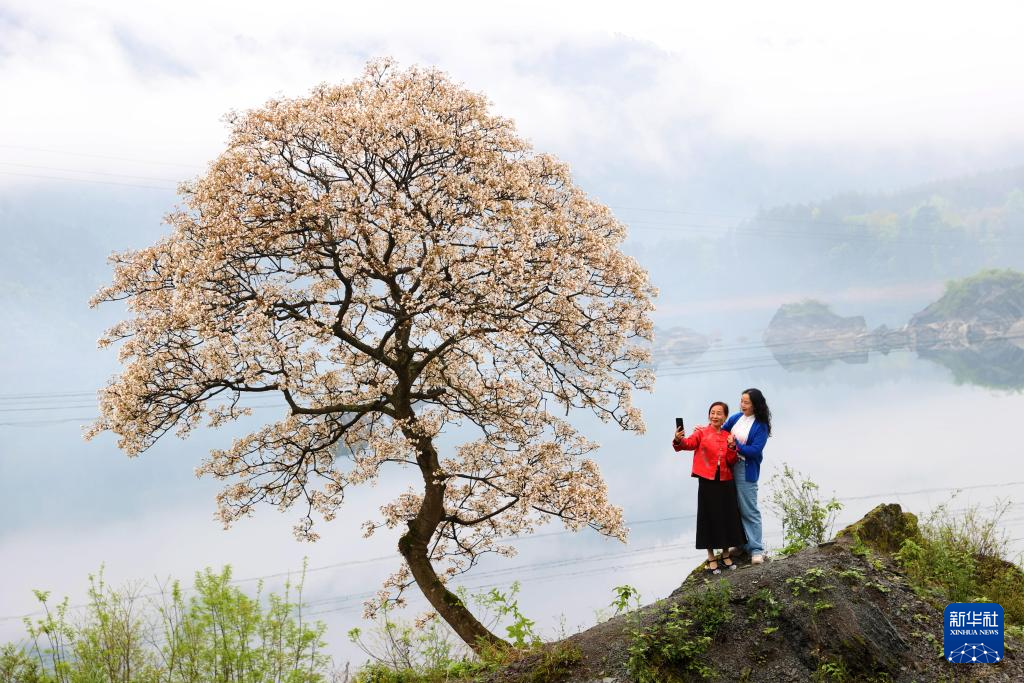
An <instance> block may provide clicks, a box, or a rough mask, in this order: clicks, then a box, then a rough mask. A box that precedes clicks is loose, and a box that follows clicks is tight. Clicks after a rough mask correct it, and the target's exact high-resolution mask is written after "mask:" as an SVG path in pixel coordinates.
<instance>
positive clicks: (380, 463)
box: [88, 62, 655, 647]
mask: <svg viewBox="0 0 1024 683" xmlns="http://www.w3.org/2000/svg"><path fill="white" fill-rule="evenodd" d="M229 120H230V123H231V128H232V130H231V136H230V141H229V143H228V145H227V149H226V150H225V151H224V152H223V153H222V154H221V155H220V156H219V157H218V158H217V159H216V160H215V161H214V162H213V163H212V164H211V166H210V168H209V170H208V172H207V173H206V174H205V176H203V177H201V178H199V179H198V180H196V181H195V182H194V183H191V184H188V185H185V186H183V190H182V196H183V206H182V207H181V209H180V210H179V211H177V212H176V213H173V214H172V215H171V216H169V218H168V221H169V223H170V225H171V227H172V231H171V234H170V235H169V236H167V237H165V238H163V239H161V240H160V241H159V242H157V243H156V244H155V245H154V246H151V247H149V248H145V249H141V250H138V251H131V252H125V253H120V254H115V255H114V256H112V257H111V260H112V264H113V266H114V277H113V282H112V284H111V285H110V286H108V287H106V288H104V289H102V290H101V291H100V292H99V293H97V295H96V296H95V297H94V299H93V301H92V304H93V305H94V306H95V305H97V304H99V303H101V302H106V301H117V300H123V301H126V303H127V306H128V310H129V313H130V315H129V316H128V319H126V320H124V321H122V322H121V323H119V324H117V325H115V326H114V327H113V328H112V329H111V330H109V331H108V333H107V334H106V335H105V336H104V338H103V339H101V342H100V343H101V346H103V345H107V344H111V343H115V342H120V344H121V345H120V360H121V362H122V365H123V370H122V373H121V374H120V375H119V376H117V377H115V378H114V379H113V380H112V382H111V383H110V384H109V385H108V386H107V387H105V388H104V389H103V390H102V392H101V397H100V408H101V417H100V418H99V420H98V421H97V422H96V423H95V424H94V425H92V427H91V428H90V430H89V432H88V436H90V437H91V436H94V435H95V434H98V433H101V432H103V431H107V430H109V431H111V432H113V433H114V434H116V435H117V436H118V437H119V441H118V445H119V447H120V448H121V449H123V450H124V451H126V452H127V453H128V454H129V455H136V454H138V453H140V452H142V451H144V450H146V449H147V448H148V447H150V446H151V445H152V444H153V443H154V442H156V441H157V440H158V439H159V438H160V437H161V436H163V435H164V434H165V433H167V432H168V431H170V430H172V429H173V430H175V431H176V433H177V434H179V435H185V434H187V433H188V432H189V431H190V430H192V429H193V428H195V427H196V426H198V425H200V424H202V423H204V422H206V423H208V424H210V425H212V426H218V425H222V424H224V423H226V422H229V421H232V420H236V419H238V418H239V417H240V416H242V415H247V414H249V413H250V410H251V409H250V408H247V407H246V404H245V398H246V397H247V396H249V395H264V394H274V395H277V396H279V397H281V398H282V399H283V405H284V404H286V406H287V407H286V408H283V412H284V413H285V414H284V415H283V416H282V417H281V419H279V420H277V421H276V422H273V423H272V424H267V425H265V426H263V427H262V428H260V429H258V430H257V431H255V432H253V433H250V434H248V435H246V436H244V437H241V438H238V439H235V440H234V442H233V443H232V444H231V446H230V447H229V448H225V449H224V450H215V451H213V452H212V453H211V454H210V455H209V457H208V458H207V459H206V460H205V461H204V462H203V463H202V465H201V466H200V467H199V468H198V473H199V474H208V475H212V476H214V477H216V478H218V479H221V480H224V481H225V482H227V484H226V486H225V488H224V489H223V490H222V491H221V493H220V494H219V495H218V499H217V502H218V514H219V517H220V519H221V520H223V522H224V523H225V525H228V524H230V523H232V522H233V521H235V520H237V519H239V518H240V517H243V516H246V515H247V514H249V513H251V511H252V510H253V509H254V507H255V506H256V505H258V504H260V503H269V504H272V505H276V506H277V507H278V508H279V509H286V508H291V507H292V506H298V507H299V509H300V510H301V520H300V521H299V523H298V524H297V525H296V533H297V534H298V535H299V536H300V537H302V538H306V539H310V540H314V539H316V537H317V534H316V533H315V531H314V529H313V527H314V516H317V517H322V518H323V519H324V520H331V519H333V518H334V516H335V515H336V514H337V511H338V509H339V508H340V506H341V505H342V501H343V499H344V495H345V492H346V491H347V490H348V488H349V487H351V486H354V485H357V484H360V483H363V482H367V481H372V480H376V479H377V478H379V477H381V476H383V475H384V474H385V473H386V472H387V471H388V470H387V468H386V466H388V465H389V464H394V465H396V466H402V467H409V468H413V469H412V472H414V473H416V478H415V480H416V481H417V482H421V484H417V486H416V487H415V488H414V489H410V490H409V491H408V492H407V493H405V494H403V495H401V496H399V497H398V499H397V500H393V501H391V502H388V503H387V504H385V505H384V506H383V507H382V508H381V512H382V515H381V517H380V518H377V519H375V520H371V521H368V522H366V523H365V524H364V527H365V531H366V534H367V535H369V534H371V533H373V531H374V530H375V529H377V528H379V527H381V526H387V527H396V526H401V528H402V529H403V533H402V534H401V537H400V540H399V543H398V550H399V552H400V553H401V557H402V558H403V560H404V561H403V562H402V564H401V566H400V568H399V569H398V571H397V572H396V573H395V574H393V575H392V576H391V578H390V579H389V580H388V581H387V582H386V584H385V586H384V588H383V589H382V590H381V592H380V593H379V594H378V596H377V598H376V599H375V600H374V601H371V603H368V610H369V611H370V612H372V610H373V608H374V607H375V606H380V605H382V604H386V603H387V602H388V601H392V600H393V601H401V594H402V591H403V590H404V589H406V588H408V587H410V586H411V585H412V583H413V582H415V583H416V584H417V585H418V587H419V588H420V590H422V592H423V594H424V595H425V596H426V598H427V600H428V601H429V603H430V604H431V605H432V606H433V608H434V609H435V610H436V611H437V612H438V613H439V614H440V615H441V616H442V617H443V618H444V619H445V620H446V621H447V622H448V623H449V624H450V625H451V626H452V628H453V629H454V630H455V631H456V632H457V633H458V634H459V636H460V637H462V638H463V639H464V640H465V641H466V642H467V643H469V644H471V645H473V646H475V647H479V646H480V644H481V643H484V642H486V643H490V644H497V643H500V642H501V641H499V639H498V638H497V637H496V636H494V635H493V634H491V633H490V632H489V631H488V630H487V629H486V628H485V627H484V626H483V625H482V624H481V623H480V622H479V621H478V620H477V619H476V618H475V617H474V616H473V614H472V613H471V612H470V611H469V610H468V609H467V608H466V607H465V605H463V604H462V602H461V601H460V600H459V599H458V598H457V597H456V596H455V595H454V594H453V593H452V592H451V591H449V590H448V588H447V587H446V585H447V583H448V581H449V579H450V578H451V577H453V576H455V575H456V574H459V573H461V572H464V571H466V570H468V569H469V568H470V567H472V566H473V564H474V563H475V562H476V560H477V559H478V558H479V557H480V556H481V555H482V554H484V553H487V552H499V553H504V554H511V553H512V549H511V548H510V547H508V546H507V545H502V542H501V539H502V538H503V537H508V536H510V535H518V534H526V533H530V532H532V531H533V530H534V529H535V528H536V527H537V525H539V524H542V523H544V522H545V521H547V520H549V519H551V518H560V519H561V520H562V522H563V523H564V524H565V526H567V527H568V528H570V529H573V530H576V529H580V528H582V527H585V526H589V527H591V528H593V529H596V530H597V531H599V532H600V533H603V534H607V535H610V536H616V537H619V538H624V537H625V529H624V527H623V524H622V517H621V510H620V509H619V508H617V507H615V506H613V505H611V504H610V502H609V500H608V497H607V491H606V486H605V483H604V481H603V479H602V477H601V474H600V472H599V470H598V467H597V465H595V464H594V462H593V461H592V460H590V459H588V458H587V456H588V454H589V453H590V452H591V451H593V450H594V449H595V448H596V444H595V443H593V442H591V441H589V440H588V439H586V438H585V437H583V436H582V435H581V434H579V433H578V432H577V431H576V430H574V428H573V427H572V426H571V425H570V424H569V423H568V422H567V421H566V420H565V418H564V415H565V414H567V413H568V412H569V410H570V409H571V408H577V409H586V410H590V411H593V412H595V413H596V414H597V415H598V416H600V417H601V418H602V419H604V420H612V421H615V422H616V423H617V424H618V425H620V426H621V428H623V429H626V430H632V431H642V430H643V422H642V420H641V416H640V414H639V411H638V410H637V409H636V408H635V407H633V406H632V404H631V392H632V391H633V390H635V389H647V388H649V387H650V385H651V383H652V381H653V378H652V377H651V375H650V373H649V372H648V371H647V370H645V369H644V365H645V363H646V361H647V360H648V353H647V351H646V350H645V348H644V344H643V340H645V339H646V340H649V339H650V336H651V329H652V327H651V322H650V319H649V313H650V311H651V310H652V308H653V304H652V299H653V296H654V294H655V292H654V290H653V289H652V287H651V286H650V284H649V282H648V278H647V274H646V273H645V271H644V270H643V269H641V268H640V267H639V266H638V265H637V263H636V262H634V261H633V260H632V259H631V258H629V257H627V256H625V255H623V254H622V253H621V252H620V251H619V250H618V244H619V243H620V242H621V240H622V239H623V238H624V235H625V229H624V226H623V225H622V224H621V223H619V222H618V221H616V220H615V218H614V217H613V216H612V214H611V213H610V211H609V210H608V209H607V208H606V207H604V206H602V205H601V204H599V203H597V202H595V201H593V200H591V199H590V198H588V197H587V196H586V194H584V193H583V192H582V191H581V190H580V189H579V188H577V187H576V186H574V185H573V183H572V180H571V177H570V174H569V171H568V168H567V167H566V166H565V165H564V164H562V163H560V162H558V161H557V160H556V159H554V158H552V157H550V156H547V155H544V154H538V153H536V152H534V151H533V150H532V149H531V148H530V146H529V145H528V144H527V143H526V142H525V141H524V140H523V139H521V138H520V137H518V136H517V135H516V132H515V130H514V127H513V125H512V123H511V122H510V121H509V120H507V119H504V118H500V117H498V116H495V115H493V114H491V113H489V111H488V103H487V101H486V99H485V98H484V97H483V96H481V95H479V94H476V93H473V92H469V91H467V90H466V89H464V88H463V87H461V86H459V85H458V84H456V83H453V82H452V81H451V80H449V79H448V78H447V77H446V76H445V75H444V74H442V73H440V72H438V71H435V70H424V69H419V68H411V69H408V70H406V71H399V70H397V69H396V67H395V66H394V65H393V64H392V63H390V62H375V63H371V64H370V65H369V66H368V67H367V69H366V71H365V73H364V74H363V76H362V77H361V78H359V79H357V80H356V81H354V82H352V83H349V84H345V85H340V86H326V85H325V86H321V87H318V88H316V89H315V90H314V91H313V92H312V93H311V94H310V95H309V96H308V97H304V98H299V99H279V100H272V101H270V102H268V103H267V104H266V105H265V106H264V107H263V108H261V109H256V110H253V111H250V112H247V113H245V114H241V115H234V116H232V117H230V119H229ZM560 415H561V416H560ZM446 427H448V428H449V430H450V431H453V432H454V433H455V434H458V435H460V436H465V437H466V438H465V439H464V440H463V441H464V442H463V443H461V445H459V446H457V447H452V448H449V449H441V448H439V446H438V436H439V434H440V433H441V431H442V430H443V429H445V428H446Z"/></svg>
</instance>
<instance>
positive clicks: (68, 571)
mask: <svg viewBox="0 0 1024 683" xmlns="http://www.w3.org/2000/svg"><path fill="white" fill-rule="evenodd" d="M755 332H756V330H755V331H750V333H749V334H747V335H743V334H740V335H737V334H735V332H732V334H731V336H729V337H728V338H725V339H722V340H719V341H718V342H716V344H715V345H714V346H712V348H710V349H709V350H708V351H707V352H706V353H704V354H703V355H702V356H701V357H700V358H698V359H696V360H693V361H692V362H690V363H689V364H687V365H682V366H664V365H663V366H662V367H660V368H659V379H658V383H657V388H656V391H655V393H654V394H653V395H644V396H641V397H640V401H639V404H640V406H641V408H642V409H643V411H644V414H645V417H646V421H647V425H648V431H647V433H646V434H645V435H642V436H634V435H625V434H621V433H618V432H617V431H615V430H613V429H612V428H610V427H609V426H608V425H603V424H601V423H600V422H598V421H596V420H593V419H579V420H578V421H577V422H578V424H579V426H580V427H581V428H582V429H585V430H586V431H587V433H588V434H591V435H593V436H594V437H595V438H596V439H597V440H598V441H600V442H601V444H602V448H601V450H600V452H599V454H598V456H597V459H598V461H599V462H600V464H601V467H602V470H603V472H604V474H605V477H606V479H607V481H608V484H609V488H610V492H611V497H612V499H613V500H614V501H615V502H616V503H617V504H619V505H622V506H623V508H624V511H625V516H626V518H627V520H629V522H630V527H631V535H630V539H629V542H628V544H625V545H623V544H620V543H618V542H615V541H609V540H607V539H603V538H601V537H599V536H597V535H596V534H595V533H593V532H589V531H588V532H583V533H579V534H569V533H565V532H563V531H562V530H561V529H560V527H557V526H554V525H551V526H549V527H547V528H546V529H544V530H542V532H541V533H539V534H538V535H537V536H535V537H532V538H527V539H523V540H520V541H518V542H517V543H516V545H517V547H518V548H519V551H520V554H519V556H518V557H516V558H513V559H504V560H502V559H493V558H488V559H486V560H485V561H483V562H481V564H480V565H479V566H478V568H477V569H475V570H474V571H473V572H472V573H471V574H469V575H467V576H466V577H465V579H464V581H463V583H464V584H465V585H467V586H469V587H472V588H480V589H482V588H487V587H491V586H507V585H508V584H509V583H511V582H512V581H519V582H521V584H522V588H521V593H520V605H521V607H522V609H523V610H524V612H525V613H526V614H528V615H530V616H531V617H533V618H534V619H536V621H537V622H538V624H539V625H540V627H541V628H542V630H543V631H544V633H545V634H546V635H548V636H554V635H556V634H557V633H558V632H559V630H560V629H561V628H563V627H562V626H560V623H561V621H562V619H563V618H564V628H565V629H566V630H568V631H570V632H571V631H574V630H576V629H577V628H581V627H586V626H588V625H590V624H592V623H593V621H594V612H595V610H597V609H599V608H602V607H605V606H607V605H608V603H609V602H610V601H611V599H612V588H613V587H614V586H617V585H621V584H626V583H628V584H631V585H634V586H636V587H637V588H639V590H640V591H641V593H642V594H643V596H644V599H645V601H650V600H654V599H657V598H659V597H663V596H665V595H667V594H668V593H669V592H671V590H672V589H674V588H675V587H676V586H677V585H678V584H679V582H680V581H681V580H682V578H683V577H684V576H685V575H686V573H687V572H688V571H689V570H690V569H691V568H692V567H693V566H695V564H696V563H697V562H699V561H700V558H701V557H702V556H703V551H698V550H695V549H694V548H693V526H694V519H693V515H694V512H695V500H696V489H697V486H696V482H695V481H694V480H693V479H692V478H691V477H690V476H689V454H676V453H674V452H673V451H672V449H671V447H670V445H669V444H670V440H671V435H672V430H673V418H674V417H675V416H677V415H679V416H682V417H684V418H685V419H686V422H687V425H688V426H689V427H691V428H692V427H693V426H696V425H697V424H701V423H703V421H704V417H705V415H706V413H705V411H706V410H707V406H708V404H709V403H710V402H711V401H713V400H720V399H721V400H725V401H727V402H728V403H730V405H732V406H733V407H734V408H735V407H736V406H737V405H738V398H739V394H740V392H741V391H742V390H743V389H745V388H746V387H748V386H757V387H760V388H762V390H763V391H764V392H765V394H766V396H767V397H768V399H769V402H770V405H771V407H772V410H773V414H774V429H775V435H774V436H773V437H772V438H771V439H770V440H769V443H768V447H767V449H766V451H765V463H764V469H763V470H762V500H763V499H764V497H765V494H764V486H766V485H768V482H769V480H770V478H771V475H772V474H773V473H774V472H775V471H777V470H778V469H780V468H781V466H782V464H783V463H788V464H789V465H791V466H792V467H794V468H796V469H797V470H799V471H801V472H802V473H804V474H805V475H807V476H808V477H810V478H811V479H812V480H814V481H815V482H817V483H818V484H819V485H820V487H821V491H822V494H823V495H824V496H829V495H835V496H836V497H837V498H838V499H839V500H840V501H842V502H843V504H844V509H843V511H842V513H841V515H840V520H839V523H840V525H842V524H845V523H847V522H850V521H853V520H855V519H857V518H858V517H859V516H861V515H862V514H863V513H864V512H866V511H867V510H869V509H870V508H871V507H873V506H875V505H876V504H878V503H881V502H895V503H900V504H901V505H903V506H904V508H905V509H908V510H911V511H914V512H919V513H920V512H925V511H928V510H930V509H932V508H933V507H935V506H936V505H938V504H942V503H945V504H950V505H951V507H953V508H960V507H964V506H966V505H970V504H979V505H983V506H987V505H992V504H994V503H996V502H997V501H999V500H1000V499H1019V500H1021V501H1024V473H1021V474H1018V472H1017V469H1016V467H1015V465H1016V463H1017V462H1018V461H1019V456H1020V454H1021V453H1020V451H1021V448H1020V446H1019V444H1018V442H1017V440H1016V439H1015V438H1014V437H1013V434H1014V431H1013V429H1012V428H1011V429H1007V428H1006V426H1005V423H1006V421H1007V420H1010V424H1011V425H1012V424H1013V417H1012V416H1014V415H1018V414H1022V413H1024V396H1022V394H1020V393H1016V392H1011V391H1006V390H995V389H990V388H986V387H983V386H977V385H974V384H969V383H963V384H957V383H955V382H954V381H953V376H952V373H951V371H950V370H949V369H947V368H945V367H943V366H941V365H938V364H936V363H934V362H932V361H928V360H924V359H921V358H918V357H917V356H916V355H915V354H913V353H911V352H894V353H891V354H889V355H881V354H871V356H870V357H869V359H868V362H867V363H861V364H847V363H843V362H834V363H832V364H831V365H829V366H828V367H826V368H824V369H816V370H806V371H792V370H786V369H783V368H782V367H781V366H779V365H778V364H777V363H775V362H774V361H773V359H772V355H771V352H770V351H769V350H768V349H766V348H764V347H763V346H761V345H760V344H759V343H758V342H757V339H756V337H757V335H756V334H755ZM730 368H735V369H730ZM78 429H79V427H78V424H77V423H75V422H73V421H72V422H70V423H66V424H65V423H57V424H48V425H46V426H45V427H41V426H37V427H33V426H31V425H25V426H22V427H20V428H8V434H9V438H8V439H5V444H4V446H3V449H4V458H3V461H2V462H3V468H4V469H3V478H2V480H0V481H2V483H0V487H2V489H3V491H2V493H3V495H4V496H5V499H6V500H8V501H20V502H21V504H20V505H13V504H12V505H10V506H9V507H8V508H7V510H8V512H9V514H7V515H5V520H4V524H3V536H2V537H0V550H2V552H0V555H2V556H3V557H4V558H5V560H7V561H6V562H5V564H6V568H5V581H4V582H3V583H2V586H0V606H2V610H0V616H4V617H11V616H17V615H21V614H25V613H29V612H32V611H33V610H34V609H35V606H34V604H33V601H32V598H31V593H30V591H31V589H32V588H47V589H53V590H54V591H55V593H56V594H59V595H63V594H68V595H70V596H72V602H73V603H74V602H75V601H76V600H78V599H80V598H81V596H82V593H83V591H84V584H85V577H86V574H87V573H89V572H91V571H95V570H96V569H97V568H98V567H99V566H100V564H101V563H104V562H105V563H106V571H107V574H108V577H109V578H110V579H111V580H112V581H113V582H115V583H116V582H118V581H120V580H127V579H142V580H145V579H150V580H152V579H154V578H165V577H166V576H168V575H172V576H176V577H178V578H182V579H185V580H188V578H189V577H190V575H191V572H192V571H193V570H195V569H197V568H200V567H203V566H212V567H218V566H220V565H223V564H232V565H233V566H234V567H235V576H237V577H239V578H243V579H244V578H252V577H258V576H266V575H271V576H268V577H267V579H266V581H267V584H268V586H269V587H271V588H273V587H275V586H279V585H280V584H281V582H282V581H283V577H282V576H280V575H279V573H280V572H286V571H289V570H293V571H294V570H296V569H297V568H299V567H300V566H301V562H302V557H303V556H308V557H309V565H310V567H311V568H312V571H311V572H310V573H309V575H308V579H307V591H306V596H307V598H308V600H309V602H310V607H309V611H310V613H311V614H315V615H317V617H318V618H322V619H324V620H325V621H327V623H328V625H329V631H328V637H329V640H330V643H331V649H332V651H333V652H334V653H335V654H336V656H337V657H338V658H339V659H341V660H344V659H349V658H351V659H353V661H359V656H358V654H357V653H356V652H354V651H353V650H352V648H351V647H350V646H349V645H348V644H347V643H346V642H343V641H344V640H345V639H344V633H345V631H347V630H348V629H349V628H351V627H352V626H356V625H360V623H361V618H360V611H361V602H362V600H363V599H364V598H365V597H366V596H367V595H368V594H369V593H371V592H373V591H375V590H376V589H377V587H378V585H379V583H380V581H381V580H382V578H383V577H384V576H386V574H387V573H389V572H390V571H391V570H392V569H393V568H394V567H395V565H396V562H395V560H394V557H395V556H394V551H393V548H394V537H393V536H391V537H389V536H388V535H387V534H383V535H380V536H377V537H374V538H373V539H370V540H369V541H367V540H362V539H361V538H359V533H358V528H357V527H358V523H359V522H360V521H362V520H363V519H364V518H367V517H369V516H370V515H372V514H373V512H374V510H375V509H376V507H377V506H379V505H380V504H381V503H382V502H384V500H385V499H386V498H387V497H390V496H392V495H394V494H396V493H398V492H399V491H400V490H401V486H400V485H398V484H390V485H389V484H381V485H380V486H379V487H377V488H367V489H364V490H361V491H358V492H357V493H355V494H354V495H353V496H352V498H350V501H349V504H348V505H349V507H348V511H349V512H348V514H347V515H342V516H341V517H339V520H338V521H336V522H334V523H333V524H331V525H327V526H324V527H323V539H322V540H321V541H320V542H319V543H316V544H313V545H304V544H299V543H297V542H295V541H293V540H292V539H291V535H290V531H289V528H288V526H289V524H290V522H291V520H290V518H289V517H288V516H287V515H280V514H277V513H276V512H272V511H263V512H261V513H260V514H258V515H257V516H256V517H255V518H254V519H252V520H248V521H244V522H242V523H240V524H239V525H237V526H236V527H235V528H233V529H232V530H230V531H228V532H224V531H222V530H220V528H219V527H218V525H217V524H216V523H215V522H213V521H212V520H211V514H212V510H213V500H212V498H213V494H214V493H215V491H216V488H217V487H216V484H215V483H213V482H209V481H205V480H201V481H198V482H197V481H196V480H195V479H193V478H192V476H191V471H192V468H193V467H194V466H195V464H197V463H198V460H199V459H200V458H201V457H202V455H203V453H204V452H205V450H206V449H207V448H209V447H210V446H213V445H218V444H220V443H222V442H223V440H224V435H217V434H216V433H214V434H203V435H200V436H199V437H197V438H195V439H192V440H189V441H186V442H176V441H167V442H166V443H162V444H160V445H159V446H158V447H156V448H155V449H154V450H153V451H152V452H150V453H146V454H144V455H143V456H142V457H141V458H139V459H137V460H129V459H127V458H124V456H122V455H120V454H119V453H117V452H116V451H115V450H114V449H113V445H112V443H111V442H110V440H107V441H106V442H103V440H102V439H101V441H100V442H99V443H93V444H82V443H81V442H80V440H79V439H78V436H77V432H78ZM43 439H45V443H46V444H47V445H48V446H47V447H41V446H40V444H41V443H42V442H43V441H42V440H43ZM69 454H74V456H73V457H72V456H70V455H69ZM957 489H961V492H960V493H959V494H956V495H954V494H955V492H956V490H957ZM951 501H952V502H951ZM762 508H763V511H764V513H765V517H766V519H765V521H766V525H765V533H766V540H767V542H768V545H769V547H778V546H779V545H780V544H781V529H780V524H779V520H778V519H777V517H776V516H775V515H774V514H773V513H772V512H771V511H770V510H767V509H764V508H765V506H764V505H762ZM1005 521H1006V528H1007V529H1008V531H1009V533H1010V536H1011V538H1012V539H1013V541H1012V543H1011V545H1010V548H1011V550H1012V551H1013V552H1014V553H1016V552H1017V551H1020V550H1024V538H1022V537H1024V511H1019V510H1017V509H1015V508H1013V509H1011V510H1010V512H1009V513H1008V514H1007V515H1006V518H1005ZM26 529H30V531H28V532H26V531H25V530H26ZM381 558H383V559H381ZM242 585H243V586H250V587H252V586H254V584H253V583H244V584H242ZM410 598H411V600H410V614H412V613H415V611H417V610H421V609H423V607H424V603H423V601H422V599H420V598H419V597H418V596H417V595H416V594H415V593H411V594H410ZM20 633H21V628H20V623H19V622H18V621H17V620H16V619H9V618H7V619H5V620H4V621H2V622H0V636H2V637H3V638H17V637H19V635H20Z"/></svg>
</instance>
